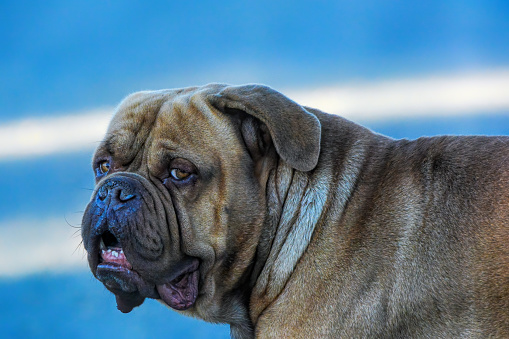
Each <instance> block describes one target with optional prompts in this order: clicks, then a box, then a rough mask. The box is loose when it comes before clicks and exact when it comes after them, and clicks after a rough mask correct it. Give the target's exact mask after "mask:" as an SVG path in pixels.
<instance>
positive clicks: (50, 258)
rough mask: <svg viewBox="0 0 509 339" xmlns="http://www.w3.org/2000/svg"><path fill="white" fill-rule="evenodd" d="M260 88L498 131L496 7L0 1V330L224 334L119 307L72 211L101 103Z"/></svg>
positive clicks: (507, 80)
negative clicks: (163, 93)
mask: <svg viewBox="0 0 509 339" xmlns="http://www.w3.org/2000/svg"><path fill="white" fill-rule="evenodd" d="M209 82H225V83H230V84H242V83H253V82H256V83H263V84H266V85H269V86H272V87H273V88H275V89H277V90H279V91H281V92H283V93H285V94H287V95H288V96H290V97H291V98H293V99H294V100H295V101H297V102H299V103H301V104H306V105H310V106H314V107H316V108H320V109H322V110H324V111H327V112H330V113H334V114H340V115H343V116H344V117H346V118H348V119H351V120H353V121H356V122H358V123H361V124H364V125H366V126H368V127H370V128H371V129H373V130H374V131H376V132H379V133H383V134H386V135H389V136H391V137H394V138H417V137H419V136H422V135H429V136H431V135H437V134H458V135H459V134H487V135H497V134H509V2H508V1H506V0H499V1H497V0H494V1H485V0H441V1H433V0H431V1H395V0H386V1H347V0H335V1H320V0H317V1H301V0H293V1H274V0H270V1H269V0H257V1H234V0H226V1H208V0H203V1H199V2H198V1H172V2H170V1H151V2H147V1H145V2H143V1H127V0H123V1H114V0H110V1H108V0H101V1H96V0H91V1H81V2H77V1H73V2H70V1H63V0H48V1H22V0H21V1H8V0H4V1H1V2H0V192H1V193H2V194H1V196H0V305H2V306H1V307H0V333H1V335H0V336H2V337H5V338H43V337H48V338H59V337H62V338H63V337H65V338H70V337H72V338H90V337H95V338H110V337H112V336H114V337H122V338H152V337H167V338H180V337H184V336H185V337H186V338H228V337H229V334H228V333H229V328H228V326H225V325H223V326H219V325H210V324H206V323H204V322H202V321H199V320H195V319H190V318H186V317H183V316H180V315H178V314H176V313H175V312H172V311H169V310H167V309H166V308H165V307H163V306H162V305H160V304H158V303H157V302H155V301H153V300H147V301H145V303H144V305H143V306H142V307H139V308H136V309H135V310H134V311H133V312H132V313H130V314H127V315H124V314H121V313H120V312H119V311H117V310H116V304H115V300H114V297H113V295H112V294H110V293H109V292H107V291H106V290H105V288H104V287H103V286H102V285H101V284H100V283H99V282H97V281H95V279H94V278H92V275H91V274H90V273H89V271H88V267H87V264H86V262H85V253H84V250H83V247H82V246H80V241H81V238H80V232H79V226H80V220H81V214H82V211H83V210H84V206H85V205H86V203H87V201H88V199H89V197H90V195H91V190H92V188H93V173H92V170H91V165H90V161H91V155H92V152H93V149H94V148H95V147H96V146H97V144H98V142H99V141H100V140H101V138H102V134H103V133H104V130H105V128H106V124H107V122H108V119H109V118H110V116H111V114H112V110H113V108H114V106H115V105H116V104H117V103H118V102H119V101H120V100H121V99H122V98H123V97H124V96H125V95H127V94H129V93H131V92H133V91H138V90H145V89H161V88H172V87H185V86H191V85H202V84H206V83H209Z"/></svg>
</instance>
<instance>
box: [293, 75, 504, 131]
mask: <svg viewBox="0 0 509 339" xmlns="http://www.w3.org/2000/svg"><path fill="white" fill-rule="evenodd" d="M285 94H286V95H287V96H288V97H290V98H292V99H294V100H295V101H296V102H298V103H299V104H302V105H306V106H309V107H314V108H318V109H320V110H322V111H324V112H327V113H333V114H338V115H341V116H343V117H345V118H349V119H354V120H356V121H361V120H364V121H365V120H372V119H381V118H389V117H390V118H399V117H403V116H416V115H421V116H422V115H425V116H440V115H444V114H449V115H450V114H457V115H459V114H471V113H479V112H493V111H501V110H509V69H500V70H495V71H487V72H477V73H470V74H458V75H437V76H426V77H422V78H414V79H395V80H386V81H379V82H372V83H360V84H353V85H341V86H324V87H319V88H313V89H303V90H298V91H286V92H285Z"/></svg>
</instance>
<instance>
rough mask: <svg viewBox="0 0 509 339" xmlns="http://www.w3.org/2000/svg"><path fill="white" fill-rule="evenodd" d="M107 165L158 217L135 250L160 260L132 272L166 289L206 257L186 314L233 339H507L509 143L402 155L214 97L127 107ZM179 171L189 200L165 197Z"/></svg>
mask: <svg viewBox="0 0 509 339" xmlns="http://www.w3.org/2000/svg"><path fill="white" fill-rule="evenodd" d="M103 158H108V159H111V162H112V170H111V172H110V173H109V174H108V176H107V178H108V177H110V178H111V177H115V176H119V177H121V176H125V175H128V176H129V175H130V176H134V177H133V178H135V180H137V182H139V183H140V185H142V186H143V187H146V188H144V190H146V192H147V193H144V194H145V196H146V197H145V198H146V200H147V201H154V202H153V206H155V207H151V206H150V204H148V205H149V206H143V207H142V208H141V209H143V213H144V214H143V215H144V216H145V218H147V219H148V220H150V225H152V226H151V227H146V226H144V225H145V224H144V223H143V222H141V223H138V224H137V225H136V227H135V226H133V228H132V229H130V230H129V232H130V233H129V234H132V236H131V238H130V241H132V239H133V238H141V239H143V238H153V239H154V243H160V244H161V245H160V248H159V247H157V246H156V247H157V248H154V250H160V252H161V253H162V254H159V256H158V257H157V256H156V257H154V258H153V259H150V260H147V259H145V258H146V257H147V255H145V256H143V255H142V254H143V253H142V252H143V251H146V249H145V248H147V246H148V245H147V246H145V247H143V246H141V245H136V244H135V243H133V245H132V246H130V247H129V246H127V248H126V256H127V258H128V259H129V261H130V262H131V263H132V265H133V267H134V269H135V270H137V271H138V272H139V273H140V275H142V276H143V277H145V278H146V279H147V281H154V282H157V281H158V277H159V276H161V275H162V274H163V273H164V272H168V271H171V270H173V268H174V267H179V266H178V265H179V263H178V260H180V259H179V258H183V257H184V256H189V257H194V258H198V259H199V260H200V280H199V287H200V292H199V297H198V299H197V300H196V303H195V304H194V306H193V307H191V308H190V309H188V310H186V311H183V313H185V314H189V315H192V316H196V317H199V318H202V319H204V320H206V321H211V322H225V323H229V324H231V328H232V336H234V337H236V338H251V337H253V336H256V337H260V338H456V337H462V338H463V337H465V338H486V337H497V338H506V337H509V246H508V244H507V243H508V242H509V208H508V207H509V206H508V203H509V138H506V137H491V138H489V137H435V138H421V139H418V140H415V141H408V140H392V139H389V138H386V137H384V136H381V135H377V134H374V133H372V132H370V131H369V130H367V129H365V128H363V127H361V126H358V125H356V124H354V123H352V122H349V121H347V120H345V119H342V118H340V117H337V116H332V115H328V114H325V113H322V112H320V111H318V110H315V109H311V108H305V107H302V106H299V105H298V104H296V103H294V102H292V101H291V100H289V99H288V98H286V97H284V96H283V95H281V94H280V93H278V92H276V91H274V90H272V89H270V88H268V87H264V86H256V85H249V86H238V87H232V86H225V85H208V86H205V87H200V88H188V89H182V90H164V91H157V92H141V93H137V94H134V95H131V96H129V97H128V98H127V99H125V100H124V101H123V102H122V103H121V105H120V106H119V108H118V110H117V113H116V115H115V117H114V119H113V121H112V122H111V125H110V127H109V130H108V134H107V136H106V138H105V141H104V142H103V143H102V144H101V146H99V148H98V150H97V152H96V155H95V159H96V161H95V162H94V163H97V159H103ZM175 158H179V159H184V160H183V161H187V162H190V163H191V164H192V165H194V166H195V167H196V168H197V169H198V173H199V176H198V180H197V181H196V183H195V184H193V185H192V186H188V187H185V188H181V189H176V188H170V189H168V188H167V187H165V186H164V185H162V183H161V178H163V177H165V176H167V172H168V166H169V163H170V162H171V161H173V159H175ZM105 180H106V178H104V179H100V180H98V183H97V187H98V189H99V188H100V187H101V185H102V184H103V183H104V182H105ZM144 192H145V191H144ZM94 196H95V193H94ZM151 199H152V200H151ZM92 204H93V201H92V202H91V204H90V205H89V209H90V208H91V207H90V206H91V205H92ZM140 213H141V212H140ZM89 214H90V213H88V212H86V213H85V217H84V222H83V238H84V243H85V247H86V248H87V250H89V252H93V249H92V247H91V246H92V245H89V243H90V241H89V240H87V239H90V238H91V237H92V234H93V224H92V222H91V221H90V220H91V218H92V216H91V215H89ZM161 215H166V216H167V217H166V218H161ZM161 239H163V240H161ZM158 240H160V241H159V242H158ZM158 253H159V252H158ZM89 255H90V256H91V258H93V256H94V253H89ZM91 260H92V259H91ZM91 262H93V260H92V261H91ZM92 266H93V264H91V267H92ZM92 269H93V270H94V268H93V267H92ZM164 274H166V273H164Z"/></svg>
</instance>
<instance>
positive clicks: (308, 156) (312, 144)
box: [208, 85, 321, 172]
mask: <svg viewBox="0 0 509 339" xmlns="http://www.w3.org/2000/svg"><path fill="white" fill-rule="evenodd" d="M208 100H209V102H210V103H211V104H212V105H213V106H214V107H215V108H217V109H219V110H220V111H222V112H226V111H227V110H228V109H234V110H241V111H243V112H246V113H247V114H249V115H251V116H253V117H255V118H257V119H259V120H260V121H261V122H263V123H264V124H265V125H266V126H267V129H268V131H269V133H270V136H271V137H272V141H273V143H274V146H275V147H276V151H277V153H278V154H279V156H280V157H281V158H282V159H283V160H285V161H286V162H287V163H288V164H289V165H290V166H291V167H293V168H295V169H297V170H300V171H304V172H306V171H310V170H312V169H313V168H315V166H316V164H317V163H318V157H319V155H320V138H321V125H320V121H319V120H318V118H317V117H316V116H315V115H313V114H312V113H310V112H308V111H307V110H306V109H304V107H302V106H300V105H299V104H297V103H296V102H294V101H292V100H290V99H289V98H287V97H286V96H284V95H283V94H281V93H279V92H277V91H275V90H273V89H272V88H270V87H267V86H262V85H243V86H226V87H223V88H222V89H221V90H220V91H219V93H216V94H212V95H210V96H209V97H208Z"/></svg>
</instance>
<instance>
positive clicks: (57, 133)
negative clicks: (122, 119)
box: [0, 109, 113, 159]
mask: <svg viewBox="0 0 509 339" xmlns="http://www.w3.org/2000/svg"><path fill="white" fill-rule="evenodd" d="M112 112H113V109H100V110H99V109H98V110H93V111H90V112H88V113H85V114H79V115H68V116H63V117H52V118H33V119H26V120H21V121H16V122H11V123H8V124H5V125H0V159H2V158H4V159H16V158H25V157H31V156H40V155H47V154H54V153H65V152H75V151H81V150H93V149H94V148H95V147H97V145H98V142H99V141H101V140H102V139H103V137H104V133H105V132H106V128H107V126H108V123H109V121H110V118H111V113H112Z"/></svg>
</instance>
